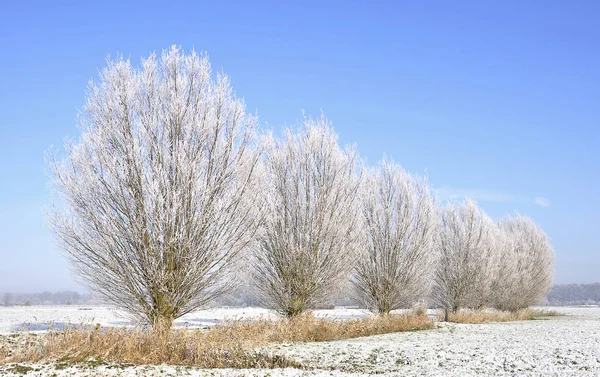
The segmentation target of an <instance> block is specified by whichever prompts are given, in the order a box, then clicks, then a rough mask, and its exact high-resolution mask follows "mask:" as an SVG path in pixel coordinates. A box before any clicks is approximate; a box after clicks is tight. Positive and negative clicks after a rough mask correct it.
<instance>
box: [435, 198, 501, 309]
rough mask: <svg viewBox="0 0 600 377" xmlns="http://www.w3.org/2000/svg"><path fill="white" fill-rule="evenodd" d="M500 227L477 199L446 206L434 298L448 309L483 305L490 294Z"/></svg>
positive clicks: (439, 246)
mask: <svg viewBox="0 0 600 377" xmlns="http://www.w3.org/2000/svg"><path fill="white" fill-rule="evenodd" d="M497 229H498V228H497V226H496V224H494V222H493V221H492V219H490V218H489V217H488V216H487V215H486V214H485V213H484V212H483V211H482V210H481V209H480V208H479V207H478V206H477V203H476V202H475V201H473V200H466V201H465V202H464V203H462V204H461V205H460V206H455V205H452V204H449V205H448V206H447V207H446V208H444V209H443V211H442V215H441V224H440V230H439V239H438V248H439V253H440V254H439V262H438V265H437V268H436V273H435V279H434V280H435V286H434V289H433V298H434V301H435V302H436V303H437V304H438V305H440V306H442V307H443V308H445V309H446V319H447V316H448V312H449V310H452V311H457V310H458V309H460V308H463V307H469V308H481V307H483V306H485V305H486V304H487V301H488V300H489V297H490V285H491V279H490V277H491V274H492V270H493V267H494V266H493V260H494V255H495V253H496V250H497V247H498V246H497V245H498V243H497V234H498V232H497Z"/></svg>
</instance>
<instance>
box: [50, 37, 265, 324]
mask: <svg viewBox="0 0 600 377" xmlns="http://www.w3.org/2000/svg"><path fill="white" fill-rule="evenodd" d="M256 124H257V120H256V119H255V117H254V116H250V115H248V114H246V111H245V105H244V102H243V101H242V100H240V99H237V98H236V97H235V96H234V95H233V94H232V89H231V87H230V85H229V80H228V78H227V77H226V76H224V75H218V77H217V79H216V81H214V80H213V78H212V74H211V67H210V63H209V61H208V58H206V57H204V56H198V55H197V54H196V53H191V54H188V55H185V54H184V53H183V52H182V51H180V50H179V49H178V48H176V47H173V48H171V49H169V50H166V51H163V53H162V55H161V56H160V57H156V56H155V55H154V54H153V55H151V56H150V57H149V58H147V59H145V60H143V61H142V63H141V67H134V66H132V65H131V63H130V62H129V61H125V60H122V59H120V60H117V61H109V62H108V66H107V67H106V68H105V69H104V70H103V71H102V72H101V75H100V82H98V83H92V84H90V87H89V92H88V98H87V103H86V105H85V107H84V110H83V112H82V114H81V117H80V129H81V136H80V138H79V140H78V141H76V142H72V141H71V142H67V144H66V146H65V148H66V157H65V158H64V159H62V160H57V159H55V158H51V159H50V161H49V170H50V172H51V174H52V184H53V186H54V189H55V191H56V193H58V196H59V197H60V198H61V199H62V202H61V203H60V204H59V205H58V206H56V208H55V210H54V211H53V213H52V214H51V215H50V222H51V225H52V228H53V230H54V233H55V235H56V237H57V238H58V240H59V242H60V245H61V247H62V249H63V250H65V251H66V252H67V254H68V256H69V258H70V260H71V262H72V264H73V266H74V269H75V272H76V273H77V274H78V276H79V278H81V280H83V282H84V283H86V284H87V285H88V286H89V287H90V291H91V292H94V294H96V295H98V296H100V297H102V298H104V299H105V300H107V301H108V302H110V303H112V304H114V305H116V306H117V307H119V308H121V309H124V310H126V311H127V312H128V313H129V314H131V315H132V316H135V317H137V318H138V319H140V320H143V321H145V322H147V323H150V324H152V325H153V326H161V327H162V326H164V327H167V328H168V327H170V325H171V323H172V321H173V320H174V319H176V318H178V317H180V316H182V315H184V314H186V313H188V312H190V311H192V310H194V309H196V308H198V307H199V306H201V305H203V304H205V303H207V302H208V301H209V300H211V299H213V298H214V297H216V296H218V295H219V294H221V293H222V292H224V290H225V289H226V288H228V283H227V281H228V280H227V279H226V278H227V271H228V267H229V266H231V264H232V262H233V261H234V260H235V258H236V256H238V254H239V253H240V252H241V251H242V250H243V249H244V248H245V247H246V246H247V244H248V243H249V242H250V240H251V239H252V238H253V237H254V235H255V234H254V233H255V230H256V228H257V226H258V223H259V222H258V221H257V219H256V218H255V217H254V216H255V215H256V214H257V211H255V210H254V208H253V206H254V205H255V204H256V200H255V195H257V193H258V191H257V190H256V189H255V185H256V183H257V180H256V174H255V168H256V165H257V163H258V158H259V153H258V150H257V148H255V147H254V143H255V128H256Z"/></svg>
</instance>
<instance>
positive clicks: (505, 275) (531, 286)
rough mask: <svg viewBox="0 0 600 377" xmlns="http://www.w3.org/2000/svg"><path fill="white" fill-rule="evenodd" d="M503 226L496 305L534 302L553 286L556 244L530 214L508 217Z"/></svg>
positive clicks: (520, 305)
mask: <svg viewBox="0 0 600 377" xmlns="http://www.w3.org/2000/svg"><path fill="white" fill-rule="evenodd" d="M500 228H501V229H502V231H503V232H504V239H503V242H502V248H501V249H500V253H499V259H500V260H499V262H500V263H499V264H498V269H497V271H496V273H495V274H494V281H493V288H492V289H493V292H494V296H493V301H492V304H493V306H495V307H496V308H498V309H501V310H518V309H522V308H526V307H528V306H531V305H534V304H535V303H537V302H539V301H540V300H541V299H542V298H544V297H545V295H546V294H547V293H548V290H549V289H550V287H551V285H552V273H553V269H554V251H553V250H552V246H551V245H550V242H549V241H548V237H547V236H546V234H545V233H544V231H543V230H542V229H541V228H540V227H539V226H538V225H537V224H536V223H535V222H534V221H533V220H531V219H530V218H528V217H525V216H521V215H519V214H516V215H515V216H508V217H506V218H505V219H503V220H502V221H501V222H500Z"/></svg>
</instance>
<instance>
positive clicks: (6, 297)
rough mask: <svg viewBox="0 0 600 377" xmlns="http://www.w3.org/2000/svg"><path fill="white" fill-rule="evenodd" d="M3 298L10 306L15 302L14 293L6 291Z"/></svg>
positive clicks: (5, 303)
mask: <svg viewBox="0 0 600 377" xmlns="http://www.w3.org/2000/svg"><path fill="white" fill-rule="evenodd" d="M2 299H3V300H2V301H3V303H4V306H9V305H11V304H12V302H13V295H12V294H11V293H9V292H5V293H4V295H3V297H2Z"/></svg>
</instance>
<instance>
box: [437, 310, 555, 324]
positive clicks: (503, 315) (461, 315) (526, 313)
mask: <svg viewBox="0 0 600 377" xmlns="http://www.w3.org/2000/svg"><path fill="white" fill-rule="evenodd" d="M560 315H561V314H560V313H558V312H556V311H553V310H544V309H534V308H527V309H521V310H517V311H515V312H511V311H500V310H493V309H483V310H468V309H464V310H459V311H458V312H456V313H452V312H450V317H449V322H455V323H488V322H509V321H529V320H533V319H537V318H540V317H550V316H560ZM437 319H438V321H443V320H444V312H443V311H442V312H439V313H438V317H437Z"/></svg>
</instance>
